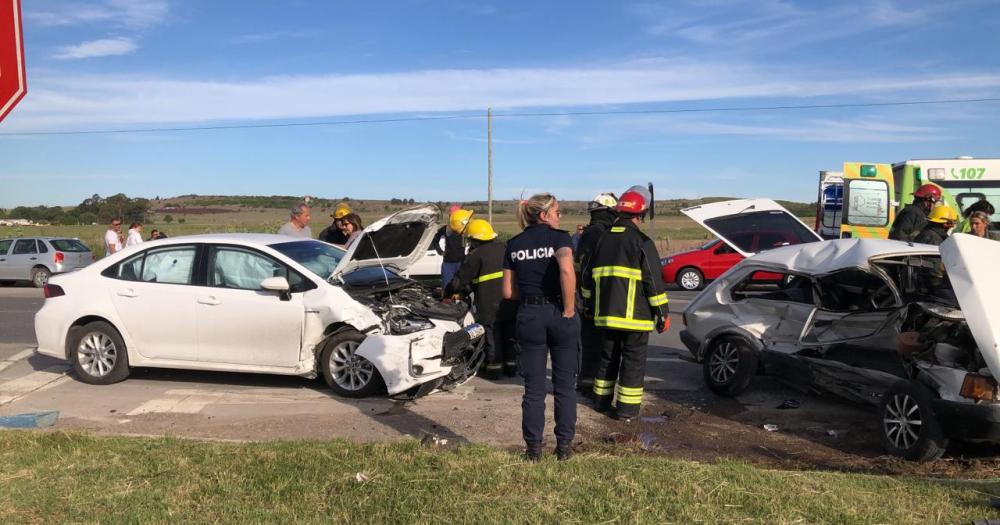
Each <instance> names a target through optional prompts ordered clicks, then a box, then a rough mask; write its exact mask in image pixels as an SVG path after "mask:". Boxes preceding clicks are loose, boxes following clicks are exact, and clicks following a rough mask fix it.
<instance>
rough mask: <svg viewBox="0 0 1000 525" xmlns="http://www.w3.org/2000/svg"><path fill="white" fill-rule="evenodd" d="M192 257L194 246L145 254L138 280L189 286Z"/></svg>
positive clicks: (192, 267) (192, 264)
mask: <svg viewBox="0 0 1000 525" xmlns="http://www.w3.org/2000/svg"><path fill="white" fill-rule="evenodd" d="M194 256H195V247H194V246H181V247H176V248H168V249H164V250H150V251H148V252H146V258H145V261H144V262H143V265H142V273H141V274H140V276H141V277H140V279H139V280H141V281H143V282H147V283H165V284H191V283H192V277H193V275H194Z"/></svg>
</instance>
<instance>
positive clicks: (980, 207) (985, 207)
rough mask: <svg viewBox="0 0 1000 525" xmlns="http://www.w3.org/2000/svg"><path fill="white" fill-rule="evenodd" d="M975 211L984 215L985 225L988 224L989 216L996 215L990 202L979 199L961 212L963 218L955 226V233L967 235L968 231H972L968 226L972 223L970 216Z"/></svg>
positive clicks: (970, 226)
mask: <svg viewBox="0 0 1000 525" xmlns="http://www.w3.org/2000/svg"><path fill="white" fill-rule="evenodd" d="M977 211H978V212H983V213H985V214H986V216H987V225H988V224H989V220H988V218H989V216H991V215H993V214H994V213H996V210H995V209H994V208H993V204H991V203H990V201H988V200H986V199H980V200H978V201H976V202H974V203H972V204H970V205H969V207H968V208H966V209H965V211H963V212H962V216H963V217H964V218H963V219H962V220H961V222H959V223H958V224H956V225H955V231H956V232H958V233H969V231H970V230H971V229H972V225H971V224H970V223H971V222H972V214H974V213H976V212H977Z"/></svg>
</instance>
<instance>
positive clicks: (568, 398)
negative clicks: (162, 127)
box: [515, 304, 580, 445]
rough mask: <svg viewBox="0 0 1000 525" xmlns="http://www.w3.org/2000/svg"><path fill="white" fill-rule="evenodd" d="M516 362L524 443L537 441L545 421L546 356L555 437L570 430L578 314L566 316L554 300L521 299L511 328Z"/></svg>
mask: <svg viewBox="0 0 1000 525" xmlns="http://www.w3.org/2000/svg"><path fill="white" fill-rule="evenodd" d="M515 335H516V337H517V347H518V352H519V354H518V366H519V368H520V371H521V377H523V378H524V398H523V400H522V401H521V431H522V432H523V433H524V442H525V443H526V444H528V445H541V443H542V437H543V434H544V427H545V393H546V391H547V388H546V381H545V369H546V358H547V357H548V356H549V355H550V353H551V356H552V386H553V389H554V391H555V412H556V414H555V415H556V429H555V430H556V432H555V434H556V441H557V443H558V444H567V445H568V444H570V443H572V441H573V436H574V435H575V434H576V375H577V373H578V372H579V371H580V349H579V340H580V316H578V315H576V316H573V318H572V319H566V318H564V317H563V316H562V308H561V305H560V306H556V305H554V304H543V305H531V304H522V305H521V307H520V309H519V310H518V312H517V326H516V328H515Z"/></svg>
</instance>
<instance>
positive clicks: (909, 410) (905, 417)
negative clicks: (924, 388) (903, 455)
mask: <svg viewBox="0 0 1000 525" xmlns="http://www.w3.org/2000/svg"><path fill="white" fill-rule="evenodd" d="M882 425H883V431H884V432H885V436H886V437H887V438H889V441H891V442H892V444H893V445H894V446H896V448H899V449H902V450H907V449H909V448H911V447H913V446H914V445H915V444H916V443H917V440H918V439H920V429H921V427H922V425H923V420H922V419H921V415H920V405H918V404H917V401H916V400H915V399H913V398H912V397H910V396H909V395H907V394H896V395H895V396H893V397H892V399H891V400H889V403H887V404H886V406H885V416H884V417H883V418H882Z"/></svg>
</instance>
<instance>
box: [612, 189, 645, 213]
mask: <svg viewBox="0 0 1000 525" xmlns="http://www.w3.org/2000/svg"><path fill="white" fill-rule="evenodd" d="M647 209H649V207H648V205H647V204H646V198H645V197H643V196H642V195H641V194H640V193H639V192H637V191H626V192H625V193H623V194H622V196H621V197H619V198H618V205H616V206H615V211H617V212H618V213H628V214H631V215H642V214H644V213H646V210H647Z"/></svg>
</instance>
